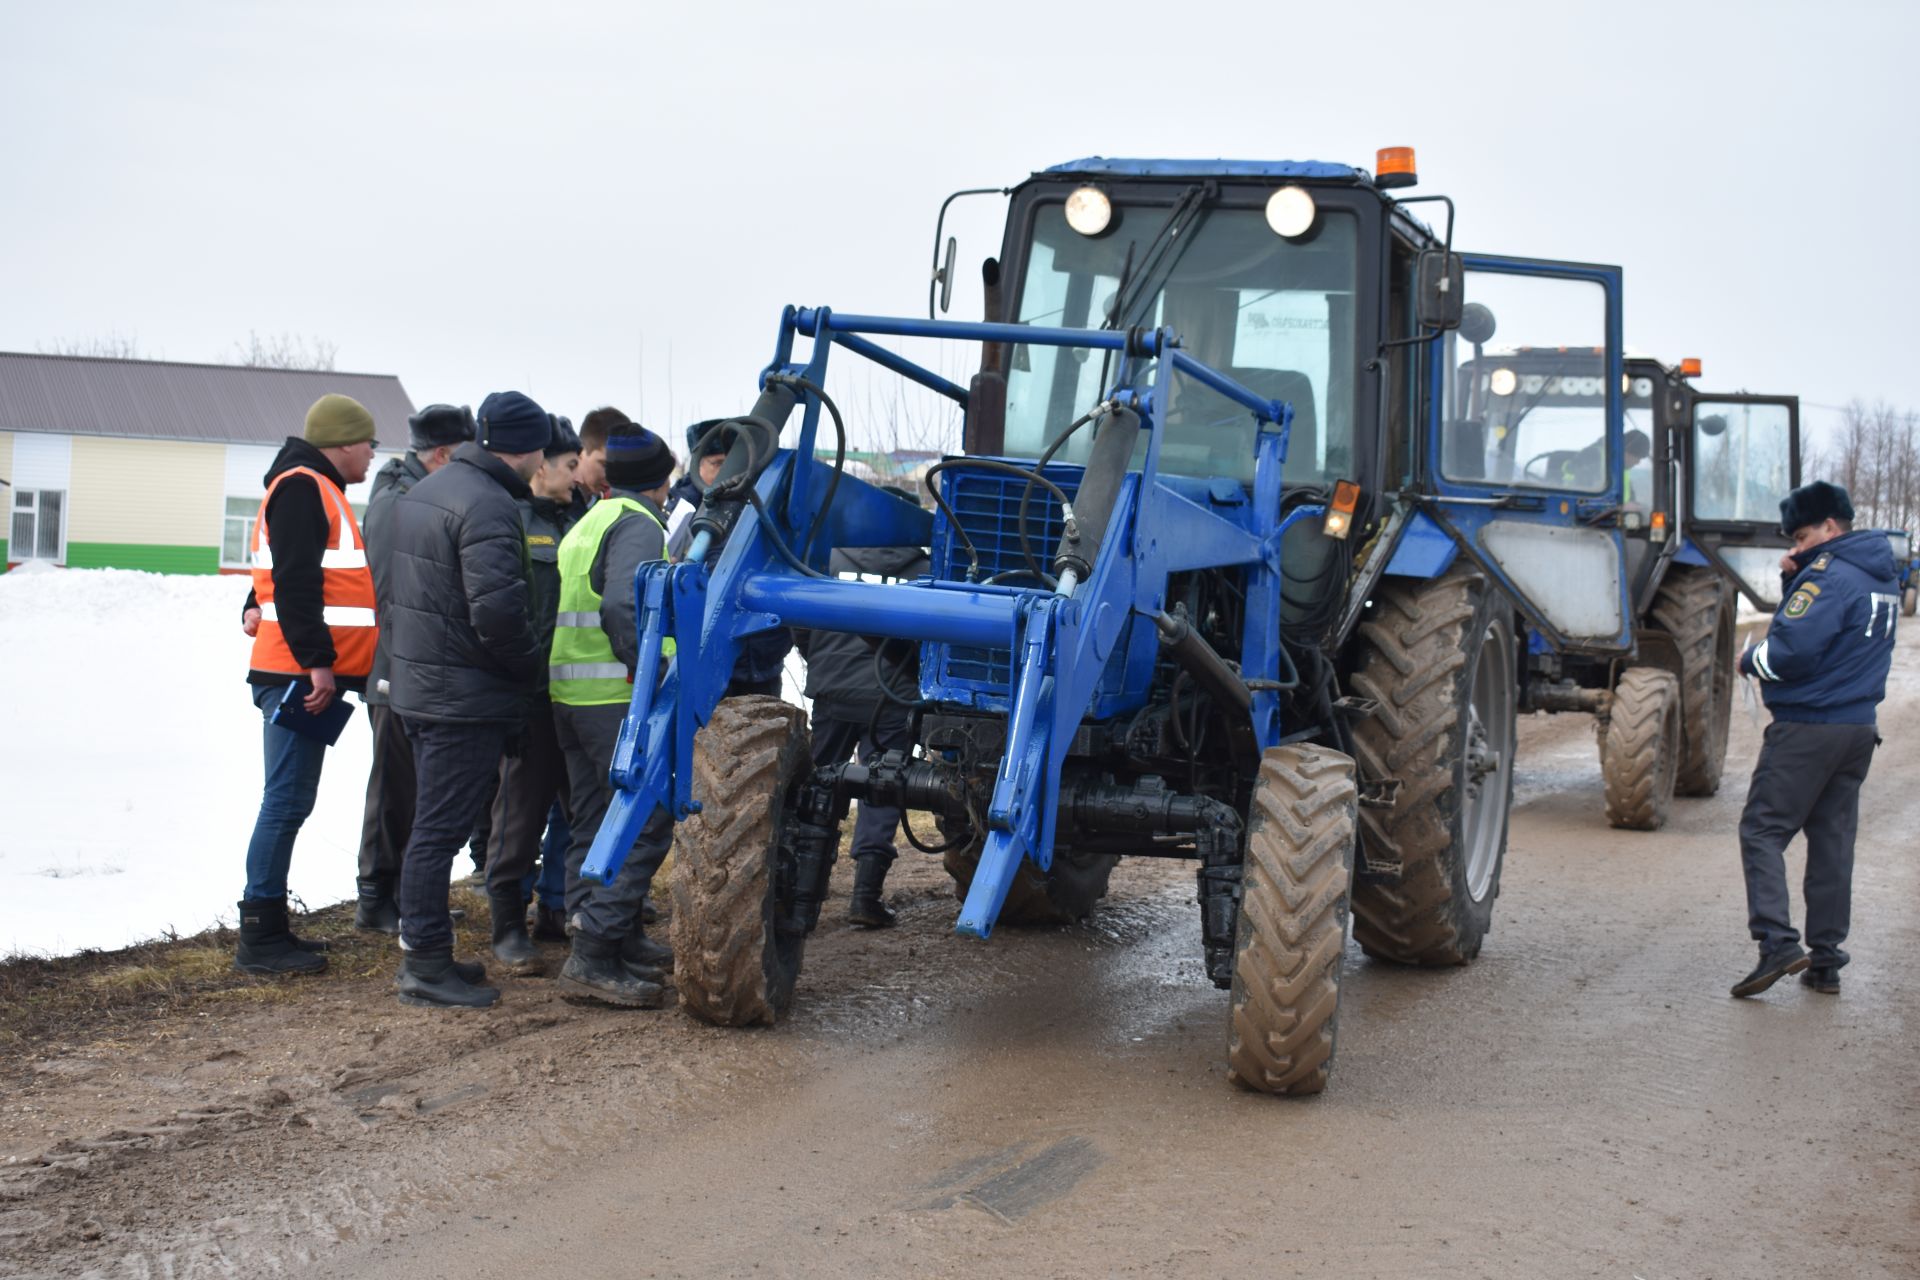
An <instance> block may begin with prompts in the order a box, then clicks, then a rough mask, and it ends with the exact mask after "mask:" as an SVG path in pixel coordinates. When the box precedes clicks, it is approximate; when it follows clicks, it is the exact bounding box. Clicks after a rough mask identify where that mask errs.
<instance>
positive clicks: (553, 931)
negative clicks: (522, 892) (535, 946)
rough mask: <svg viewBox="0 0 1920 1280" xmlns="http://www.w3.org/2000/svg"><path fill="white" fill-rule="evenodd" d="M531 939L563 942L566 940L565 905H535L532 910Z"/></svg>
mask: <svg viewBox="0 0 1920 1280" xmlns="http://www.w3.org/2000/svg"><path fill="white" fill-rule="evenodd" d="M533 940H534V941H535V942H565V941H566V940H567V909H566V908H565V907H535V908H534V910H533Z"/></svg>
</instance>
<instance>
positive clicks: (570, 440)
mask: <svg viewBox="0 0 1920 1280" xmlns="http://www.w3.org/2000/svg"><path fill="white" fill-rule="evenodd" d="M579 465H580V437H579V436H577V435H575V434H574V432H573V425H572V424H571V423H569V422H568V421H567V420H566V419H565V418H560V417H556V418H555V419H554V420H553V440H552V442H551V443H550V444H548V445H547V448H546V454H545V458H544V460H543V461H542V463H541V465H540V469H539V470H538V471H536V472H534V473H533V476H532V478H531V479H530V480H529V481H528V482H527V483H528V486H529V487H530V488H531V489H532V490H533V493H532V496H531V497H529V498H527V499H525V500H524V501H522V502H521V503H520V518H521V520H522V522H523V523H524V524H525V526H526V533H527V557H528V559H529V560H530V561H531V562H532V567H533V633H534V639H535V640H536V641H537V642H538V643H539V646H540V650H541V652H542V653H545V652H546V651H547V650H548V649H549V648H550V647H551V646H552V644H553V622H554V615H555V614H556V613H557V612H558V611H559V608H560V540H561V539H562V538H564V537H566V536H567V530H569V529H571V528H573V526H574V525H575V524H576V523H578V522H579V520H580V517H581V516H583V515H585V514H586V513H587V504H586V500H585V499H584V498H582V497H580V496H579V494H578V493H577V491H576V490H575V489H574V485H573V478H574V472H575V471H576V470H577V469H578V467H579ZM566 791H567V761H566V757H565V756H564V755H563V754H562V753H561V751H560V741H559V739H558V738H556V737H555V736H554V730H553V705H552V703H551V702H550V701H549V700H548V697H547V672H546V668H545V667H544V666H543V667H542V668H541V669H540V679H539V683H538V687H537V689H536V692H535V694H534V698H533V706H532V710H531V711H530V712H529V713H528V716H527V727H526V731H525V733H524V734H523V735H522V738H521V743H520V753H519V754H518V755H513V756H508V757H507V758H506V759H504V760H502V761H501V762H500V788H499V793H498V795H497V796H496V797H495V799H494V802H493V823H492V828H493V841H492V843H491V844H490V845H489V846H488V848H487V902H488V904H489V906H490V907H491V908H492V911H493V955H494V958H495V959H496V960H498V961H500V963H501V964H503V965H505V966H506V967H507V970H508V971H509V972H511V973H538V972H540V971H541V969H542V968H543V967H544V966H543V964H542V962H541V959H540V952H539V950H538V949H537V948H535V947H534V945H533V940H532V939H531V938H529V937H528V936H527V881H528V879H529V878H530V877H531V876H532V874H533V864H534V860H535V859H536V858H538V857H539V856H540V848H541V840H540V837H541V833H542V832H543V831H544V830H545V828H546V826H547V819H548V815H549V814H550V813H551V812H552V810H553V807H554V802H555V801H556V800H564V799H565V796H566ZM562 824H563V825H565V819H564V817H563V818H562ZM563 858H564V855H563ZM559 880H560V884H559V892H560V894H561V898H562V902H564V895H565V892H566V887H565V886H566V879H565V874H564V872H563V873H562V874H561V876H560V878H559ZM555 905H556V907H558V908H559V910H558V911H557V912H556V914H559V913H563V912H564V906H560V904H555ZM562 936H565V935H564V933H562Z"/></svg>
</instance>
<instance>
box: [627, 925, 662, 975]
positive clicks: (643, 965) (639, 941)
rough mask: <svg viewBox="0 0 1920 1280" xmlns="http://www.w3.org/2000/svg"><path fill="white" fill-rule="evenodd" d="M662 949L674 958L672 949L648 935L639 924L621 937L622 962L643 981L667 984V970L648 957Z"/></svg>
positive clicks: (628, 970) (629, 971)
mask: <svg viewBox="0 0 1920 1280" xmlns="http://www.w3.org/2000/svg"><path fill="white" fill-rule="evenodd" d="M660 951H665V952H666V953H667V957H668V959H669V960H671V959H672V957H673V952H672V950H671V949H670V948H667V947H663V946H661V945H660V944H659V943H657V942H655V941H653V940H652V939H651V938H649V937H647V935H646V931H645V930H643V929H642V928H641V927H640V926H639V925H637V924H636V925H635V926H634V927H633V932H631V933H629V934H628V935H627V936H626V937H624V938H622V939H620V963H621V964H622V965H623V966H625V968H626V970H627V972H628V973H630V974H632V975H633V976H634V977H636V978H638V979H640V981H642V982H651V983H653V984H655V985H656V986H665V985H666V982H667V971H666V970H665V969H663V968H661V967H660V965H659V964H657V963H656V962H654V961H653V960H650V959H648V958H647V957H648V956H649V955H652V954H654V953H657V952H660Z"/></svg>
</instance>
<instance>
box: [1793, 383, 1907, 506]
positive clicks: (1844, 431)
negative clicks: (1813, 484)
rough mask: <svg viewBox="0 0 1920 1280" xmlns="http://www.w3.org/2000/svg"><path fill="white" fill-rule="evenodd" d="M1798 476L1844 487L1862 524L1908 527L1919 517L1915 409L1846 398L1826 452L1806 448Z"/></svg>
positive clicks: (1881, 402) (1882, 402) (1883, 402)
mask: <svg viewBox="0 0 1920 1280" xmlns="http://www.w3.org/2000/svg"><path fill="white" fill-rule="evenodd" d="M1801 475H1802V477H1803V478H1805V479H1814V478H1820V479H1825V480H1831V481H1833V483H1835V484H1837V485H1841V486H1843V487H1844V488H1845V489H1846V491H1847V493H1848V495H1849V496H1850V497H1851V498H1852V499H1853V510H1854V517H1855V519H1856V520H1857V521H1859V522H1860V523H1861V524H1862V525H1865V526H1870V527H1873V528H1882V529H1912V528H1913V527H1914V523H1915V521H1916V520H1920V413H1915V412H1914V411H1913V410H1912V409H1896V408H1894V407H1893V406H1892V405H1890V404H1888V403H1886V402H1885V401H1878V402H1876V403H1874V404H1872V405H1869V404H1867V403H1866V402H1865V401H1864V400H1860V399H1857V398H1856V399H1853V400H1850V401H1848V402H1847V405H1846V407H1845V408H1844V409H1842V410H1841V411H1840V430H1839V431H1838V432H1837V433H1836V434H1835V436H1834V437H1833V439H1832V441H1831V442H1830V444H1829V445H1828V447H1827V449H1826V450H1825V451H1823V452H1816V451H1813V450H1811V449H1809V450H1808V452H1807V454H1806V456H1805V458H1804V459H1803V462H1802V466H1801Z"/></svg>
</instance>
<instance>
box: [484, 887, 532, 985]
mask: <svg viewBox="0 0 1920 1280" xmlns="http://www.w3.org/2000/svg"><path fill="white" fill-rule="evenodd" d="M487 901H488V905H489V906H491V907H492V909H493V958H494V959H495V960H498V961H499V962H500V964H501V966H502V967H503V968H505V969H506V971H507V972H508V973H512V974H517V975H519V976H521V977H525V978H537V977H539V976H540V975H541V974H543V973H545V972H546V971H547V963H546V961H545V960H543V959H541V957H540V949H539V948H538V947H536V946H534V945H533V939H532V938H529V937H528V936H527V904H526V902H525V901H523V900H522V899H521V897H520V895H519V894H517V893H510V894H507V895H505V896H504V897H494V898H489V899H488V900H487Z"/></svg>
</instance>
